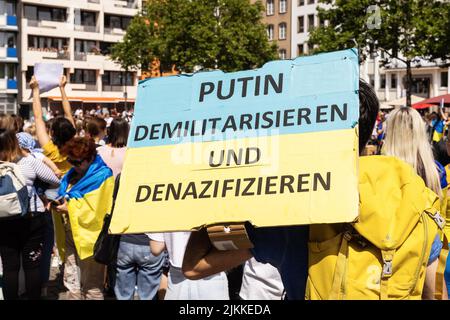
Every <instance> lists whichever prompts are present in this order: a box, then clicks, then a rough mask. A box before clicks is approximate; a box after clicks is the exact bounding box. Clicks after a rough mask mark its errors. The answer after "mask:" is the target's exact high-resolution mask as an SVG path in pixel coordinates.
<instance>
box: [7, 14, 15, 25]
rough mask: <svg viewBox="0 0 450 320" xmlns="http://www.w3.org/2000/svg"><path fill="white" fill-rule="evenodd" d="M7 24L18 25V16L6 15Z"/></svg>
mask: <svg viewBox="0 0 450 320" xmlns="http://www.w3.org/2000/svg"><path fill="white" fill-rule="evenodd" d="M6 25H8V26H12V27H17V17H16V16H6Z"/></svg>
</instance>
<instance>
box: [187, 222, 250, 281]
mask: <svg viewBox="0 0 450 320" xmlns="http://www.w3.org/2000/svg"><path fill="white" fill-rule="evenodd" d="M251 257H252V253H251V252H250V250H248V249H238V250H227V251H219V250H217V249H216V248H215V247H214V246H213V245H212V244H211V241H210V240H209V237H208V233H207V231H206V228H202V229H200V230H199V231H193V232H192V233H191V237H190V238H189V242H188V244H187V247H186V252H185V254H184V259H183V268H182V269H183V273H184V276H185V277H186V278H188V279H191V280H198V279H202V278H204V277H207V276H210V275H213V274H216V273H219V272H221V271H226V270H230V269H232V268H234V267H236V266H238V265H240V264H242V263H243V262H245V261H246V260H248V259H250V258H251Z"/></svg>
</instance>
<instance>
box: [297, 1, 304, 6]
mask: <svg viewBox="0 0 450 320" xmlns="http://www.w3.org/2000/svg"><path fill="white" fill-rule="evenodd" d="M304 5H305V0H298V3H297V6H299V7H300V6H304Z"/></svg>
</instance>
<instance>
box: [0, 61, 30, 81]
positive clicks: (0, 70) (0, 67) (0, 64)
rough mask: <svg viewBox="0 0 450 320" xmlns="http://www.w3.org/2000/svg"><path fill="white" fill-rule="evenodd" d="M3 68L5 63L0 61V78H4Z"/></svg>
mask: <svg viewBox="0 0 450 320" xmlns="http://www.w3.org/2000/svg"><path fill="white" fill-rule="evenodd" d="M5 69H6V63H0V79H5V78H6V74H5ZM30 79H31V78H30Z"/></svg>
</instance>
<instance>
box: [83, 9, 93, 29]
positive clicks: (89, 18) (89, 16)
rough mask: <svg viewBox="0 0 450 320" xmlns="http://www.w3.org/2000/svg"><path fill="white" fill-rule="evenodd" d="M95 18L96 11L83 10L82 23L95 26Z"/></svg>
mask: <svg viewBox="0 0 450 320" xmlns="http://www.w3.org/2000/svg"><path fill="white" fill-rule="evenodd" d="M95 20H96V19H95V12H89V11H82V12H81V25H83V26H90V27H95Z"/></svg>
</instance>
